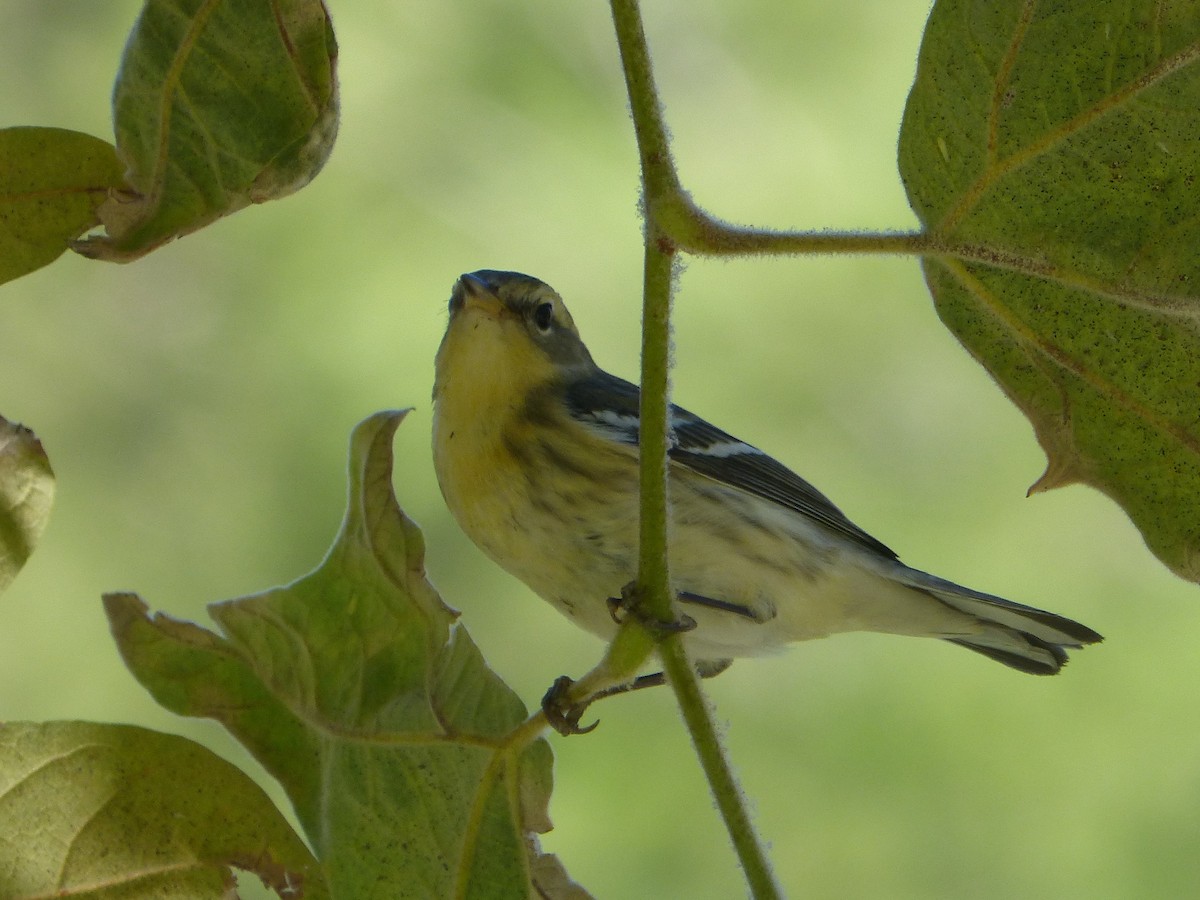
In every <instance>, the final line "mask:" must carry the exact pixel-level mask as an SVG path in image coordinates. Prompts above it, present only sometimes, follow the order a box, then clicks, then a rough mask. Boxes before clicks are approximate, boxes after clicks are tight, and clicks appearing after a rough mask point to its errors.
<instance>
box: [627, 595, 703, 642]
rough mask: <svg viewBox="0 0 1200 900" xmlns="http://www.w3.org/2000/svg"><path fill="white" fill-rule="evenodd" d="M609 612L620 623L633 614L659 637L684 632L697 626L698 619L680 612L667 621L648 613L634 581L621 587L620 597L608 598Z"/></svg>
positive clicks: (643, 625)
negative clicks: (643, 606)
mask: <svg viewBox="0 0 1200 900" xmlns="http://www.w3.org/2000/svg"><path fill="white" fill-rule="evenodd" d="M608 614H609V615H610V616H612V620H613V621H614V622H616V623H617V624H618V625H620V624H621V623H622V622H624V621H625V617H626V616H633V617H634V618H635V619H637V621H638V622H640V623H641V625H642V627H643V628H645V629H646V630H647V631H649V632H651V633H652V634H654V635H655V636H656V637H659V638H663V637H666V636H667V635H669V634H683V633H684V632H687V631H691V630H692V629H694V628H695V627H696V620H695V619H693V618H692V617H691V616H689V615H688V614H687V613H680V614H679V615H678V616H676V617H675V618H674V619H668V620H666V621H664V620H662V619H659V618H656V617H654V616H652V615H650V614H649V613H647V612H646V611H645V610H644V609H643V608H642V598H641V595H640V594H639V593H638V589H637V584H635V583H634V582H632V581H631V582H630V583H629V584H627V585H625V587H623V588H621V596H620V597H609V598H608Z"/></svg>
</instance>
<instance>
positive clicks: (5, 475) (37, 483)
mask: <svg viewBox="0 0 1200 900" xmlns="http://www.w3.org/2000/svg"><path fill="white" fill-rule="evenodd" d="M53 502H54V473H53V472H52V471H51V470H50V460H49V459H48V458H47V457H46V451H45V450H44V449H42V442H41V441H39V440H38V439H37V436H36V435H35V434H34V433H33V432H32V431H30V430H29V429H28V428H26V427H25V426H24V425H18V424H17V423H15V422H10V421H8V420H7V419H5V418H4V417H3V416H0V591H2V590H4V589H5V588H6V587H8V585H9V584H10V583H11V582H12V580H13V579H14V578H15V577H16V576H17V572H19V571H20V570H21V566H23V565H25V560H27V559H28V558H29V554H30V553H32V552H33V548H34V546H35V545H36V544H37V542H38V538H40V537H41V536H42V531H44V530H45V528H46V522H47V521H49V519H50V506H51V504H52V503H53Z"/></svg>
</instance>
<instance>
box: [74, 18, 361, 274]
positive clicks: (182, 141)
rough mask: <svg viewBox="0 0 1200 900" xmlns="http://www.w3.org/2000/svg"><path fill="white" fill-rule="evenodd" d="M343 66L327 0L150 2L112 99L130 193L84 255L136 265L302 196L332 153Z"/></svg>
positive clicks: (107, 213) (105, 214)
mask: <svg viewBox="0 0 1200 900" xmlns="http://www.w3.org/2000/svg"><path fill="white" fill-rule="evenodd" d="M336 60H337V47H336V43H335V40H334V36H333V27H332V25H331V24H330V21H329V15H328V12H327V11H326V9H325V6H324V5H323V4H322V3H321V2H320V0H274V2H271V3H265V2H263V0H146V5H145V7H144V9H143V10H142V14H141V16H140V17H139V18H138V21H137V24H136V25H135V26H134V29H133V33H132V34H131V35H130V38H129V43H128V45H127V46H126V48H125V55H124V58H123V59H122V62H121V70H120V73H119V74H118V76H117V84H116V89H115V91H114V94H113V119H114V122H115V127H116V134H117V147H118V149H119V150H120V153H121V157H122V158H123V159H124V160H125V161H126V162H127V163H128V165H129V174H128V176H127V177H128V181H129V190H128V191H127V192H126V193H124V194H123V195H121V196H117V197H114V198H113V199H112V200H111V201H110V202H108V203H106V204H104V206H103V207H101V209H100V218H101V220H102V221H103V223H104V225H105V227H106V229H107V231H108V236H107V237H96V238H92V239H90V240H88V241H85V242H81V243H80V244H79V245H78V247H77V249H78V250H79V251H80V252H81V253H84V254H86V255H88V256H92V257H96V258H101V259H109V260H117V261H125V260H129V259H135V258H137V257H139V256H142V255H144V254H145V253H148V252H149V251H151V250H153V249H154V248H155V247H157V246H159V245H161V244H162V243H164V242H166V241H169V240H171V239H172V238H175V237H178V236H180V235H183V234H187V233H189V232H192V231H195V230H197V229H198V228H201V227H203V226H205V225H207V224H209V223H210V222H213V221H215V220H216V219H218V218H220V217H221V216H224V215H228V214H229V213H232V212H236V211H237V210H239V209H242V208H243V207H245V206H246V205H248V204H249V203H262V202H264V201H266V200H272V199H276V198H279V197H283V196H286V195H287V194H290V193H292V192H293V191H296V190H299V189H300V188H301V187H303V186H304V185H305V184H307V183H308V182H309V181H311V180H312V179H313V178H314V177H315V176H316V174H317V173H318V172H319V171H320V169H321V167H322V166H323V165H324V164H325V160H326V159H327V158H328V157H329V153H330V151H331V150H332V149H333V142H334V137H335V136H336V133H337V116H338V104H337V82H336V75H335V64H336Z"/></svg>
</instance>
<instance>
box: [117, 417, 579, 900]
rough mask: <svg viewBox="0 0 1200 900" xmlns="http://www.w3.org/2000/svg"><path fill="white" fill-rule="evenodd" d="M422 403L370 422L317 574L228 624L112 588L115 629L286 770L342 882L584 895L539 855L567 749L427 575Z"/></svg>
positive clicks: (227, 610)
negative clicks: (406, 484)
mask: <svg viewBox="0 0 1200 900" xmlns="http://www.w3.org/2000/svg"><path fill="white" fill-rule="evenodd" d="M402 417H403V413H379V414H377V415H375V416H373V417H371V418H369V419H367V420H366V421H364V422H363V423H361V424H360V425H359V426H358V428H357V429H355V433H354V436H353V438H352V441H351V451H350V496H349V504H348V507H347V512H346V516H345V519H344V521H343V523H342V528H341V531H340V533H339V534H338V537H337V539H336V540H335V541H334V544H333V546H332V547H331V548H330V550H329V553H328V554H327V555H326V557H325V560H324V561H323V562H322V563H321V565H320V566H319V567H318V568H317V569H316V570H315V571H313V572H312V573H311V574H309V575H307V576H305V577H303V578H301V579H300V580H299V581H296V582H294V583H292V584H290V585H288V586H286V587H282V588H276V589H274V590H270V591H267V592H265V593H262V594H258V595H255V596H252V597H245V598H242V599H238V600H231V601H228V602H225V603H219V604H214V605H213V606H212V607H211V610H212V614H213V617H214V618H215V619H216V620H217V621H218V622H219V623H220V625H221V627H222V629H223V630H224V632H225V636H221V635H217V634H214V633H213V632H211V631H208V630H206V629H203V628H200V627H199V626H196V625H192V624H190V623H185V622H179V621H176V620H173V619H170V618H168V617H166V616H164V615H162V614H158V615H155V616H153V617H150V616H149V615H147V610H146V607H145V605H144V604H143V603H142V602H141V601H140V600H139V599H138V598H137V597H135V596H133V595H129V594H112V595H109V596H107V597H106V598H105V606H106V609H107V612H108V616H109V620H110V622H111V625H112V629H113V634H114V636H115V637H116V640H117V643H118V645H119V647H120V649H121V653H122V654H123V656H124V657H125V661H126V663H127V665H128V666H129V667H130V669H131V670H132V671H133V672H134V674H135V676H136V677H137V678H138V679H139V680H140V681H141V682H142V683H143V684H144V685H145V686H146V687H147V688H148V689H149V690H150V691H151V693H153V694H154V696H155V697H156V698H157V699H158V700H159V702H160V703H162V704H163V705H164V706H166V707H167V708H169V709H172V710H174V711H176V712H178V713H181V714H183V715H192V716H211V717H213V718H216V719H218V720H220V721H221V722H222V723H224V724H225V725H226V727H228V728H229V729H230V731H232V732H233V733H234V735H236V736H237V737H238V739H239V740H240V741H242V743H244V744H245V745H246V746H247V747H248V748H249V749H250V750H251V752H252V753H253V754H254V755H255V756H256V757H257V758H258V759H259V760H260V761H262V763H263V765H264V766H266V768H267V769H268V770H269V771H270V772H271V773H272V774H273V775H274V776H275V777H276V778H278V779H279V781H280V782H281V783H282V785H283V786H284V788H285V790H286V791H287V792H288V795H289V797H290V798H291V800H292V802H293V804H294V805H295V808H296V811H297V814H298V816H299V818H300V821H301V822H302V824H303V825H304V828H305V831H306V832H307V834H308V836H309V839H310V840H311V842H312V844H313V846H314V848H315V849H316V851H317V855H318V857H319V858H320V860H321V863H322V866H323V867H324V869H325V872H326V874H327V877H328V879H329V884H330V887H331V890H332V891H333V893H334V894H335V895H337V896H345V897H389V898H391V897H395V898H404V897H414V898H416V897H422V898H423V897H489V898H490V897H514V898H526V897H529V896H531V895H536V896H543V897H577V896H581V892H580V891H579V889H578V888H577V887H575V886H574V885H571V883H570V881H569V879H567V878H566V876H565V874H564V873H563V872H562V870H561V867H560V866H557V865H556V862H555V861H554V860H553V859H551V858H546V857H544V855H543V854H541V853H540V851H539V850H538V849H537V841H536V834H537V832H540V831H545V830H547V829H548V828H549V819H548V815H547V805H548V801H549V793H550V786H551V782H552V777H551V764H552V758H551V754H550V748H549V745H548V744H547V743H546V742H545V741H544V740H540V739H538V740H533V741H532V742H531V741H530V738H531V737H532V735H531V734H528V733H524V732H522V731H521V729H520V726H521V725H522V723H523V722H524V721H525V719H526V712H525V708H524V706H523V705H522V703H521V701H520V700H519V698H518V697H517V696H516V695H515V694H514V693H513V692H512V691H511V690H510V689H509V688H508V687H507V686H506V685H505V684H504V683H503V682H502V681H501V680H500V679H499V678H498V677H497V676H496V675H495V673H493V672H492V671H491V670H490V669H488V667H487V665H486V664H485V663H484V660H483V658H482V656H481V655H480V653H479V650H478V649H477V648H476V647H475V645H474V643H473V642H472V641H471V638H470V636H469V635H468V634H467V632H466V630H465V629H464V628H463V627H462V626H461V624H459V623H458V622H457V613H455V612H454V611H453V610H451V609H450V608H449V607H447V606H446V605H445V604H444V603H443V602H442V601H441V598H440V597H438V595H437V592H436V591H435V590H434V589H433V586H432V585H430V583H429V582H428V581H427V580H426V578H425V572H424V564H423V561H424V552H425V548H424V541H423V539H422V537H421V533H420V531H419V530H418V529H417V527H416V525H415V524H414V523H413V522H412V521H411V520H410V519H408V518H407V517H406V516H405V515H404V513H403V512H402V511H401V510H400V508H399V506H398V505H397V503H396V499H395V496H394V494H393V493H392V487H391V476H392V456H391V443H392V436H393V434H394V433H395V430H396V427H397V426H398V424H399V422H400V420H401V418H402ZM535 733H536V732H535Z"/></svg>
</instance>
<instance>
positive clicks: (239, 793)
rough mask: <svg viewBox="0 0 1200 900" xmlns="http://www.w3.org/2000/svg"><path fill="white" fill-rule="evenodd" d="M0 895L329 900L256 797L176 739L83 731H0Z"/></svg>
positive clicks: (307, 861) (67, 725)
mask: <svg viewBox="0 0 1200 900" xmlns="http://www.w3.org/2000/svg"><path fill="white" fill-rule="evenodd" d="M0 822H3V823H4V824H3V828H0V897H4V898H5V900H22V898H29V900H34V898H41V897H79V898H83V897H86V898H94V900H102V898H104V900H117V898H121V900H134V898H151V897H161V898H182V897H188V898H212V900H221V898H228V897H230V896H231V894H230V892H229V889H230V888H231V887H232V881H233V873H232V871H231V867H236V868H239V869H245V870H248V871H251V872H254V873H256V874H257V875H258V876H259V877H260V878H261V879H262V880H263V882H264V883H266V884H267V885H269V886H270V887H273V888H274V889H275V890H276V892H277V893H278V894H279V896H280V897H298V896H303V897H305V898H306V900H321V898H324V897H328V896H329V895H328V892H327V890H326V889H325V886H324V884H323V883H322V880H321V876H320V872H319V870H318V867H317V864H316V860H314V859H313V857H312V854H311V853H309V851H308V849H307V848H306V847H305V846H304V842H303V841H301V840H300V838H299V836H298V835H297V834H296V833H295V832H294V831H293V830H292V829H291V827H290V826H289V825H288V824H287V821H286V820H285V819H284V818H283V816H282V815H281V814H280V812H279V810H278V809H276V808H275V806H274V805H273V804H272V803H271V801H270V799H268V797H267V795H266V794H264V793H263V791H262V789H261V788H259V787H258V785H256V784H255V783H254V782H253V781H251V780H250V779H249V778H248V777H247V776H246V775H245V774H243V773H242V772H241V771H239V770H238V769H237V768H235V767H234V766H232V765H230V764H229V763H227V762H225V760H223V759H221V758H220V757H218V756H216V755H215V754H214V753H212V752H211V751H209V750H207V749H205V748H204V747H201V746H199V745H198V744H195V743H193V742H191V741H189V740H186V739H185V738H181V737H176V736H175V735H170V734H159V733H157V732H154V731H147V730H145V729H142V728H134V727H132V726H128V725H96V724H92V723H88V722H48V723H39V724H33V723H10V724H5V725H0Z"/></svg>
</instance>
